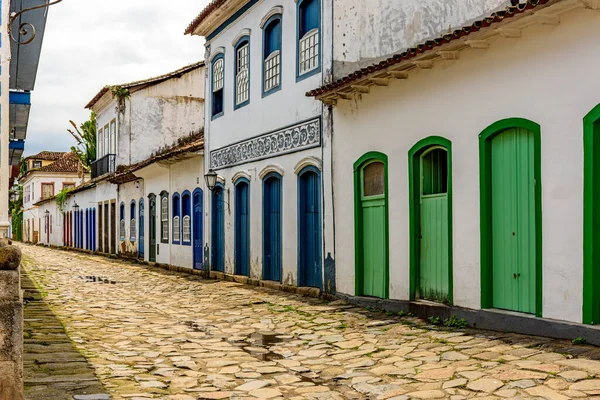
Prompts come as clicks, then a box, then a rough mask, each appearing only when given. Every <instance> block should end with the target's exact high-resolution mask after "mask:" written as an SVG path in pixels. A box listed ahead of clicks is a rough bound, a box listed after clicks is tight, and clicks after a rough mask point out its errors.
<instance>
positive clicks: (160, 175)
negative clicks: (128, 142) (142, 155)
mask: <svg viewBox="0 0 600 400" xmlns="http://www.w3.org/2000/svg"><path fill="white" fill-rule="evenodd" d="M136 176H139V177H140V178H143V179H144V199H145V200H144V208H145V210H144V212H145V216H146V218H145V219H144V259H145V260H146V261H149V260H150V258H149V257H150V202H149V200H148V195H150V193H154V194H155V195H156V246H157V251H156V262H157V263H159V264H169V263H170V261H171V252H170V245H169V244H170V243H171V207H169V243H162V242H161V235H160V234H161V231H160V222H161V221H160V200H161V198H160V192H162V191H163V190H166V191H168V192H169V168H168V166H166V167H165V166H160V165H159V164H158V163H154V164H150V165H149V166H147V167H145V168H142V169H141V170H139V171H136ZM171 194H172V193H171V192H169V202H170V201H171Z"/></svg>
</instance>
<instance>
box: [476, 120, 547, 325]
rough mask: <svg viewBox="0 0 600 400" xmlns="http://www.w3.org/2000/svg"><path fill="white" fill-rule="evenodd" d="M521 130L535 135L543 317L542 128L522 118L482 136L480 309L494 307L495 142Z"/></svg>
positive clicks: (538, 309)
mask: <svg viewBox="0 0 600 400" xmlns="http://www.w3.org/2000/svg"><path fill="white" fill-rule="evenodd" d="M513 128H522V129H526V130H528V131H529V132H531V133H533V140H534V150H533V153H534V154H533V157H534V162H533V164H534V179H535V181H536V185H535V247H536V249H535V260H536V262H535V293H534V296H535V315H536V317H541V316H542V173H541V172H542V170H541V128H540V125H539V124H537V123H535V122H533V121H530V120H528V119H523V118H507V119H502V120H500V121H496V122H494V123H493V124H491V125H490V126H488V127H487V128H485V129H484V130H483V131H482V132H481V133H480V134H479V184H480V187H479V193H480V200H479V211H480V224H481V226H480V234H481V243H480V246H481V308H493V307H494V296H493V284H494V282H493V255H492V248H493V245H492V216H491V212H492V207H491V198H492V157H491V153H492V139H493V138H494V137H496V136H497V135H499V134H501V133H503V132H505V131H506V130H508V129H513Z"/></svg>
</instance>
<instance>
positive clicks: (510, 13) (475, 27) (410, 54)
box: [306, 0, 560, 97]
mask: <svg viewBox="0 0 600 400" xmlns="http://www.w3.org/2000/svg"><path fill="white" fill-rule="evenodd" d="M550 1H552V0H527V1H526V2H524V3H520V4H518V5H516V6H509V7H506V9H504V10H501V11H497V12H495V13H492V14H491V15H490V16H489V17H485V18H482V19H481V20H478V21H475V22H473V23H472V24H471V25H469V26H465V27H463V28H460V29H456V30H454V31H453V32H450V33H447V34H442V35H441V36H440V37H439V38H437V39H431V40H427V41H426V42H424V43H421V44H418V45H416V46H414V47H411V48H409V49H407V50H405V51H404V52H402V53H399V54H395V55H393V56H391V57H389V58H388V59H386V60H383V61H381V62H379V63H377V64H373V65H370V66H368V67H365V68H361V69H359V70H356V71H354V72H353V73H351V74H348V75H346V76H344V77H343V78H340V79H338V80H336V81H335V82H333V83H330V84H327V85H323V86H321V87H319V88H317V89H314V90H311V91H309V92H307V93H306V96H308V97H316V96H321V95H323V94H326V93H329V92H331V91H333V90H335V89H338V88H340V87H342V86H346V85H348V84H350V83H351V82H355V81H357V80H359V79H361V78H363V77H364V76H366V75H369V74H372V73H373V72H377V71H382V70H384V69H386V68H388V67H390V66H392V65H397V64H400V63H403V62H406V61H408V60H410V59H412V58H414V57H416V56H418V55H422V54H423V53H425V52H427V51H430V50H433V49H434V48H436V47H439V46H441V45H444V44H447V43H450V42H452V41H455V40H457V39H460V38H464V37H465V36H468V35H470V34H472V33H475V32H478V31H479V30H481V29H483V28H487V27H489V26H491V25H495V24H498V23H500V22H502V21H505V20H506V19H508V18H512V17H514V16H516V15H519V14H522V13H524V12H526V11H529V10H532V9H534V8H536V7H539V6H542V5H545V4H546V3H549V2H550ZM557 1H560V0H557Z"/></svg>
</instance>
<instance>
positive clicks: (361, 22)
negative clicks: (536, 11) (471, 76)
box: [334, 0, 510, 78]
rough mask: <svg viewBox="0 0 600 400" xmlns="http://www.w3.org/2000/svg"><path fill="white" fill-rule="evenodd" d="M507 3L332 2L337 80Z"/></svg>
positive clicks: (483, 0)
mask: <svg viewBox="0 0 600 400" xmlns="http://www.w3.org/2000/svg"><path fill="white" fill-rule="evenodd" d="M506 5H510V1H507V0H402V1H398V0H334V60H335V71H334V72H335V75H336V77H338V78H339V77H342V76H345V75H347V74H349V73H352V72H354V71H355V70H356V69H358V68H362V67H365V66H367V65H370V64H373V63H375V62H378V61H380V60H381V59H382V58H387V57H389V56H390V55H392V54H394V53H398V52H401V51H403V50H405V49H406V48H409V47H411V46H414V45H416V44H419V43H421V42H423V41H424V40H427V39H431V38H436V37H439V36H440V34H441V33H447V32H448V29H449V27H452V29H453V30H454V29H457V28H460V27H462V26H463V25H467V23H468V22H470V21H472V20H475V19H477V18H479V17H482V16H489V15H490V14H491V13H492V12H493V11H496V10H497V9H498V8H503V7H504V6H506Z"/></svg>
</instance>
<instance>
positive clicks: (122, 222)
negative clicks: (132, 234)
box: [119, 203, 125, 240]
mask: <svg viewBox="0 0 600 400" xmlns="http://www.w3.org/2000/svg"><path fill="white" fill-rule="evenodd" d="M119 216H120V217H121V218H120V223H119V236H120V237H121V240H125V204H123V203H121V207H119Z"/></svg>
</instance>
